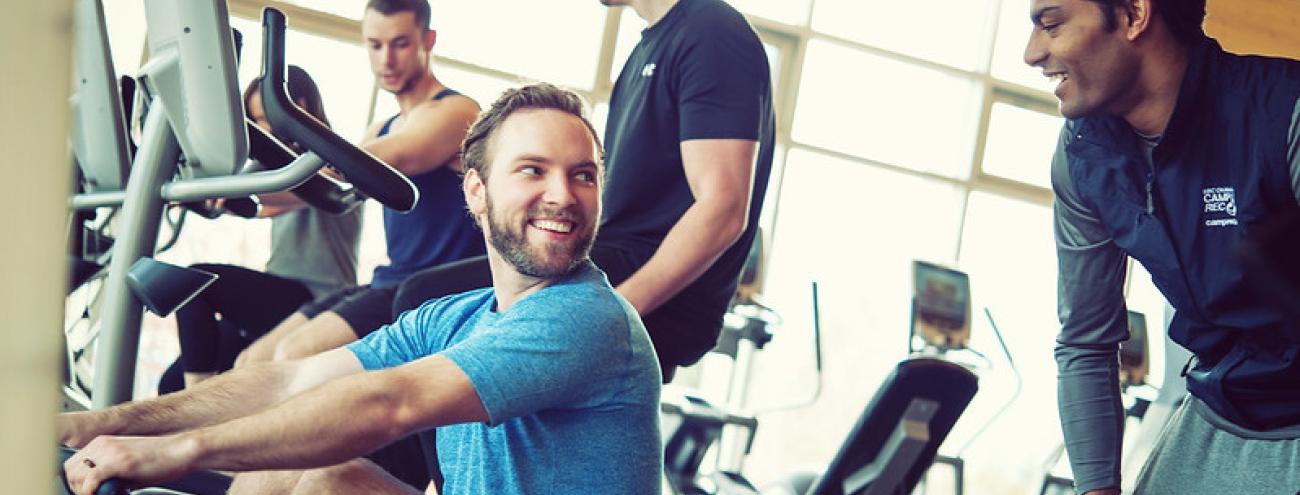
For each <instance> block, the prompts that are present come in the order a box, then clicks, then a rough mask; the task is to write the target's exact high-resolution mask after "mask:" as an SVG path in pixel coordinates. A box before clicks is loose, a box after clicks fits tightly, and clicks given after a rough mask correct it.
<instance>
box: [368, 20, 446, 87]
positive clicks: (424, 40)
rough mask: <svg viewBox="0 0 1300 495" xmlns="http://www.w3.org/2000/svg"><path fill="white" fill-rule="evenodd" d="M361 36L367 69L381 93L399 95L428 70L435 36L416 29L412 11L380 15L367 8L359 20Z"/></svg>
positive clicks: (431, 32)
mask: <svg viewBox="0 0 1300 495" xmlns="http://www.w3.org/2000/svg"><path fill="white" fill-rule="evenodd" d="M361 35H362V37H363V38H364V39H365V43H366V53H367V54H368V55H369V57H370V70H371V71H373V72H374V74H375V80H376V81H377V82H378V83H379V87H381V88H383V89H384V91H388V92H390V93H393V94H395V95H400V94H403V93H405V92H406V91H408V90H410V89H411V87H412V86H413V83H414V82H415V81H416V80H418V79H419V78H420V77H422V76H423V75H424V73H426V72H428V71H429V51H430V50H432V49H433V43H434V39H435V35H434V32H433V31H425V30H422V29H420V27H419V26H418V25H417V24H416V22H415V13H414V12H396V13H394V14H393V15H384V14H382V13H380V12H379V11H377V10H374V9H367V10H366V13H365V16H363V17H362V18H361Z"/></svg>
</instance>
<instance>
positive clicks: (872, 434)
mask: <svg viewBox="0 0 1300 495" xmlns="http://www.w3.org/2000/svg"><path fill="white" fill-rule="evenodd" d="M977 390H979V385H978V383H977V380H976V377H975V374H974V373H972V372H971V371H970V370H968V369H966V368H964V367H962V366H960V365H958V364H954V363H951V362H948V361H944V360H942V359H936V358H928V357H924V358H913V359H908V360H906V361H903V362H901V363H899V364H898V367H897V368H895V369H894V372H893V373H891V374H890V375H889V377H887V378H885V381H884V383H882V384H881V386H880V388H879V389H877V390H876V395H875V396H874V397H872V398H871V402H870V403H868V404H867V408H866V409H865V410H864V411H863V412H862V416H861V417H859V418H858V421H857V423H855V424H854V425H853V430H852V431H851V432H850V433H849V436H848V440H846V441H845V443H844V445H842V446H841V447H840V450H839V452H838V453H837V454H836V455H835V458H834V460H832V461H831V464H830V467H828V468H827V469H826V473H825V474H824V475H823V476H822V477H821V478H820V479H819V480H818V481H817V484H816V485H815V486H814V488H813V489H812V491H810V493H811V494H814V495H847V494H845V493H844V492H843V484H844V479H845V478H846V477H848V476H849V475H851V474H852V473H854V472H856V471H858V470H859V469H861V468H862V467H863V466H866V465H867V464H870V463H871V462H872V461H875V460H876V456H877V455H879V454H880V450H881V449H882V448H883V447H884V445H885V442H886V441H887V440H888V439H889V436H890V435H891V434H893V432H894V430H895V427H896V426H897V425H898V423H899V421H900V420H901V419H902V418H903V412H904V411H905V410H906V409H907V406H908V404H910V403H911V402H912V400H913V399H916V398H924V399H929V400H933V401H935V402H937V403H938V404H939V410H938V411H937V412H935V414H934V416H933V417H932V418H931V419H930V424H929V430H930V441H929V442H928V443H926V445H925V449H924V450H923V451H922V454H921V457H920V458H919V459H917V462H916V463H915V464H913V465H912V466H910V467H909V469H908V471H907V475H906V476H905V477H904V480H903V486H901V487H899V488H900V491H899V493H912V489H913V488H915V487H916V484H917V482H918V481H920V479H921V476H922V475H924V474H925V471H926V470H928V469H929V468H930V464H932V463H933V462H934V456H935V453H936V452H937V451H938V450H939V445H940V444H942V443H943V440H944V439H945V438H947V437H948V432H950V431H952V427H953V425H954V424H956V423H957V419H958V418H959V417H961V414H962V412H964V411H965V410H966V406H967V405H969V404H970V401H971V398H973V397H975V392H976V391H977Z"/></svg>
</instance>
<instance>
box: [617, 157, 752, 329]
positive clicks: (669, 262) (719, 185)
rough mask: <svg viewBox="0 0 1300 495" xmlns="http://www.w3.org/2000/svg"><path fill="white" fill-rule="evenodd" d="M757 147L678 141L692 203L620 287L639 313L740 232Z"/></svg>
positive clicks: (691, 277)
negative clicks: (647, 259)
mask: <svg viewBox="0 0 1300 495" xmlns="http://www.w3.org/2000/svg"><path fill="white" fill-rule="evenodd" d="M757 147H758V145H757V143H756V142H754V141H750V140H742V139H695V140H689V141H683V142H682V144H681V151H682V165H683V166H684V168H685V169H686V181H687V183H688V185H689V186H690V188H691V194H692V195H694V196H695V203H694V204H692V205H691V206H690V208H688V209H687V210H686V213H685V214H683V215H682V217H681V218H680V219H679V220H678V221H677V223H676V224H674V225H673V228H672V229H671V230H669V231H668V235H667V236H666V237H664V241H663V243H662V244H661V245H660V246H659V249H658V250H656V251H655V253H654V255H653V256H651V257H650V260H649V261H647V262H646V264H645V265H644V266H642V267H641V269H640V270H637V272H636V273H634V274H632V276H631V277H629V278H628V279H627V280H626V281H624V282H623V283H622V284H620V285H619V287H618V291H619V293H621V294H622V295H623V297H625V298H627V300H628V301H629V302H631V303H632V306H633V307H635V308H636V309H637V311H638V312H639V313H641V314H646V313H649V312H651V311H654V310H655V309H656V308H658V307H659V306H660V305H662V304H663V303H664V302H665V301H667V300H669V299H671V298H672V297H673V296H675V295H677V293H678V292H681V290H682V289H683V288H685V287H686V286H687V285H690V283H691V282H694V281H695V279H697V278H699V277H700V275H702V274H704V272H705V271H707V270H708V269H709V267H710V266H712V265H713V262H714V261H716V260H717V259H718V257H719V256H721V255H722V253H723V252H724V251H726V250H727V248H729V247H731V245H732V244H733V243H735V242H736V239H739V238H740V235H741V233H743V232H744V231H745V226H746V225H747V223H748V219H749V200H750V191H751V190H752V187H751V184H752V182H753V177H754V154H755V151H756V149H757Z"/></svg>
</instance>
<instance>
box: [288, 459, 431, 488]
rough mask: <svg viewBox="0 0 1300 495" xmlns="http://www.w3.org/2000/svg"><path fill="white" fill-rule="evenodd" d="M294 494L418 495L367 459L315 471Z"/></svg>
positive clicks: (299, 481) (303, 476)
mask: <svg viewBox="0 0 1300 495" xmlns="http://www.w3.org/2000/svg"><path fill="white" fill-rule="evenodd" d="M291 493H294V494H322V493H395V494H410V493H419V491H418V490H416V489H415V487H412V486H408V485H405V484H403V483H402V482H400V481H398V480H397V479H396V478H393V477H392V476H391V475H389V474H388V473H387V472H385V471H384V470H383V468H380V467H379V466H377V465H375V463H373V462H370V461H369V460H366V459H353V460H351V461H348V462H344V463H342V464H335V465H333V466H329V467H323V468H319V469H312V470H310V471H305V472H303V473H302V477H301V478H299V479H298V484H297V485H296V486H294V489H293V491H292V492H291Z"/></svg>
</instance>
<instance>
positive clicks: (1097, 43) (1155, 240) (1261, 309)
mask: <svg viewBox="0 0 1300 495" xmlns="http://www.w3.org/2000/svg"><path fill="white" fill-rule="evenodd" d="M1204 17H1205V1H1204V0H1182V1H1179V0H1034V1H1033V2H1032V7H1031V18H1032V20H1033V23H1034V30H1033V33H1032V34H1031V36H1030V39H1029V43H1028V46H1027V48H1026V51H1025V61H1026V63H1028V64H1030V65H1033V66H1036V67H1040V68H1042V70H1043V72H1044V74H1045V75H1047V76H1048V77H1051V78H1054V79H1056V80H1058V81H1059V84H1058V86H1057V87H1056V91H1055V93H1056V96H1057V98H1059V99H1060V102H1061V113H1062V114H1063V115H1064V116H1065V117H1066V118H1067V119H1068V121H1067V123H1066V125H1065V128H1064V129H1063V130H1062V133H1061V139H1060V142H1059V145H1058V148H1057V151H1056V155H1055V157H1054V158H1053V160H1052V186H1053V189H1054V190H1055V193H1056V205H1055V206H1056V207H1055V228H1056V229H1055V230H1056V243H1057V253H1058V256H1059V282H1058V283H1059V296H1060V300H1059V308H1058V309H1059V313H1060V318H1061V323H1062V328H1061V334H1060V337H1059V338H1058V345H1057V348H1056V360H1057V364H1058V368H1059V402H1060V404H1059V405H1060V411H1061V423H1062V427H1063V430H1064V434H1065V439H1066V445H1067V448H1068V449H1069V454H1070V460H1071V464H1072V467H1073V470H1074V476H1075V480H1076V486H1077V488H1078V490H1079V491H1080V492H1081V493H1090V494H1093V493H1095V494H1112V493H1119V486H1120V476H1119V471H1120V469H1119V466H1120V462H1119V457H1120V444H1121V437H1122V432H1123V430H1122V425H1123V416H1124V413H1123V408H1122V406H1121V403H1120V398H1119V393H1118V386H1117V383H1118V360H1117V359H1116V353H1117V350H1118V345H1119V342H1120V341H1121V340H1124V339H1125V338H1126V337H1127V326H1126V316H1125V307H1124V296H1123V287H1124V277H1125V272H1126V270H1125V263H1126V258H1127V257H1133V258H1134V259H1136V260H1137V261H1138V262H1140V263H1142V265H1143V266H1144V267H1145V268H1146V269H1147V271H1149V272H1150V273H1151V276H1152V280H1153V281H1154V282H1155V285H1156V286H1157V287H1158V288H1159V289H1160V291H1161V292H1162V293H1163V294H1164V296H1165V298H1166V299H1168V301H1169V303H1170V304H1171V305H1172V306H1173V307H1174V309H1175V310H1176V314H1175V316H1174V318H1173V321H1172V322H1171V323H1170V326H1169V334H1170V337H1171V338H1172V339H1173V340H1174V341H1175V342H1178V343H1179V344H1181V345H1183V346H1184V347H1186V348H1188V349H1189V350H1191V351H1192V353H1193V354H1194V355H1195V359H1194V360H1193V361H1192V362H1191V363H1189V364H1188V368H1187V372H1186V373H1185V374H1186V377H1187V387H1188V390H1189V391H1190V392H1191V394H1190V397H1189V398H1188V400H1187V402H1186V404H1185V405H1184V406H1183V408H1182V409H1181V410H1180V411H1179V412H1178V414H1176V415H1175V417H1174V418H1173V419H1172V420H1171V421H1172V422H1171V424H1170V426H1169V428H1168V429H1167V430H1166V431H1165V433H1164V434H1163V436H1162V438H1161V440H1160V444H1159V445H1158V446H1157V447H1156V448H1155V450H1154V453H1153V454H1152V458H1151V459H1150V460H1148V461H1147V464H1146V466H1145V468H1144V469H1143V473H1142V474H1141V475H1140V476H1139V478H1138V480H1137V491H1138V493H1293V492H1295V490H1296V489H1297V488H1300V469H1298V468H1297V466H1300V323H1298V322H1296V321H1294V320H1289V319H1288V318H1287V316H1286V315H1285V314H1284V313H1283V312H1282V311H1281V310H1279V309H1278V308H1275V307H1271V306H1270V305H1268V304H1267V303H1266V302H1264V301H1263V300H1261V299H1260V298H1259V297H1257V295H1256V293H1255V292H1253V291H1252V288H1251V287H1249V286H1248V285H1247V284H1246V281H1245V274H1244V269H1243V267H1242V265H1241V263H1240V262H1239V261H1238V258H1237V255H1236V252H1237V247H1238V244H1239V243H1240V242H1241V241H1242V239H1243V238H1245V237H1247V236H1249V235H1250V234H1251V233H1252V232H1254V231H1255V230H1257V229H1258V228H1259V226H1260V225H1261V224H1263V223H1265V222H1268V221H1269V220H1271V219H1274V218H1278V217H1280V216H1283V215H1288V214H1294V213H1295V212H1296V210H1297V209H1300V187H1298V186H1297V185H1298V184H1300V137H1298V136H1300V125H1298V121H1300V101H1298V98H1300V63H1297V62H1296V61H1294V60H1286V59H1276V58H1265V57H1242V56H1237V55H1232V54H1228V53H1225V52H1224V51H1223V50H1222V49H1221V48H1219V46H1218V44H1217V43H1216V42H1215V41H1214V40H1212V39H1210V38H1208V37H1206V35H1205V33H1204V31H1203V30H1202V27H1201V24H1202V22H1203V20H1204Z"/></svg>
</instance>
